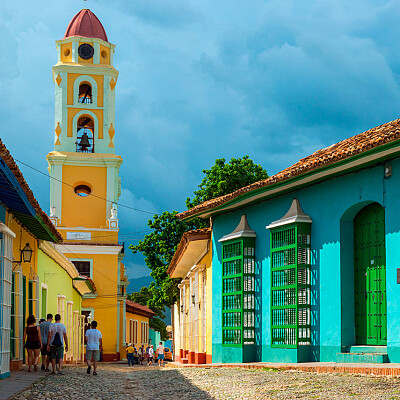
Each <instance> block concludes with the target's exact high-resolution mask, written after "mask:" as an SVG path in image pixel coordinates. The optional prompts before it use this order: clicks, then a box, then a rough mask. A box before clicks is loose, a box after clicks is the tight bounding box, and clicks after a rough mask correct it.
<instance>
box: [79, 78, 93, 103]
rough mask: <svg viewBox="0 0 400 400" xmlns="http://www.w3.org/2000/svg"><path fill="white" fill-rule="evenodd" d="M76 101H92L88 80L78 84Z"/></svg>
mask: <svg viewBox="0 0 400 400" xmlns="http://www.w3.org/2000/svg"><path fill="white" fill-rule="evenodd" d="M78 103H84V104H91V103H93V96H92V86H91V85H90V83H89V82H82V83H81V84H80V85H79V95H78Z"/></svg>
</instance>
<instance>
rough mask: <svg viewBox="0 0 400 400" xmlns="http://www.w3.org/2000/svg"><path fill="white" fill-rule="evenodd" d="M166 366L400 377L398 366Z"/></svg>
mask: <svg viewBox="0 0 400 400" xmlns="http://www.w3.org/2000/svg"><path fill="white" fill-rule="evenodd" d="M167 368H241V369H265V370H277V371H302V372H311V373H345V374H363V375H376V376H393V377H400V367H394V368H393V367H392V368H391V367H372V366H371V367H367V366H365V367H355V366H345V365H329V366H328V365H321V366H318V365H316V366H310V365H303V366H302V365H299V364H295V365H279V364H278V365H276V364H180V363H175V362H172V363H171V362H170V363H168V366H167Z"/></svg>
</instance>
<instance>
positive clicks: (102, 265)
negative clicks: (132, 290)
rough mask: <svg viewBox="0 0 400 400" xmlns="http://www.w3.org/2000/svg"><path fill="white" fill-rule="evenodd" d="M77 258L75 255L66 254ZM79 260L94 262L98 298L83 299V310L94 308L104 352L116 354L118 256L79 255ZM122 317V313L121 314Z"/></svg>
mask: <svg viewBox="0 0 400 400" xmlns="http://www.w3.org/2000/svg"><path fill="white" fill-rule="evenodd" d="M65 255H66V256H68V257H69V258H76V255H74V254H70V255H69V254H65ZM79 259H81V260H87V259H91V260H93V281H94V283H95V285H96V294H97V297H96V298H94V299H83V300H82V308H83V309H84V308H94V319H95V320H96V321H97V323H98V329H99V330H100V331H101V333H102V336H103V348H104V350H103V352H104V353H105V354H115V352H116V347H117V307H118V306H117V285H118V270H117V268H115V267H114V266H116V265H117V263H118V256H117V255H104V254H93V255H79ZM120 315H121V317H122V312H121V313H120Z"/></svg>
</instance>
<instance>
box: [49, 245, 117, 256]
mask: <svg viewBox="0 0 400 400" xmlns="http://www.w3.org/2000/svg"><path fill="white" fill-rule="evenodd" d="M54 246H55V247H56V248H57V249H58V250H59V251H60V252H61V253H63V254H70V255H73V254H85V255H92V254H103V255H118V254H119V253H120V252H121V250H122V246H121V245H115V246H99V245H93V246H91V245H83V244H68V243H63V244H62V245H60V244H55V245H54Z"/></svg>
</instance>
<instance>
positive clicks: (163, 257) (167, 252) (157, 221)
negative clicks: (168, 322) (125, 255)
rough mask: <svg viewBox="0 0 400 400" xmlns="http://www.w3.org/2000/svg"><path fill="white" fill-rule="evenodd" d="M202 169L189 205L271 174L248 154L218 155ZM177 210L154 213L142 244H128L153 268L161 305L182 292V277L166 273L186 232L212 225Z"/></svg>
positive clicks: (157, 300) (155, 296)
mask: <svg viewBox="0 0 400 400" xmlns="http://www.w3.org/2000/svg"><path fill="white" fill-rule="evenodd" d="M203 173H204V175H205V177H204V178H203V180H202V182H201V183H200V185H199V190H196V191H195V192H194V197H193V199H192V200H190V198H187V200H186V206H187V208H188V209H190V208H192V207H194V206H196V205H198V204H200V203H202V202H204V201H207V200H210V199H213V198H215V197H219V196H223V195H225V194H228V193H231V192H234V191H235V190H237V189H240V188H242V187H243V186H247V185H250V184H251V183H254V182H257V181H259V180H262V179H266V178H268V174H267V171H265V170H264V169H263V168H262V167H261V166H260V165H258V164H255V163H254V162H253V161H252V160H251V159H250V158H249V156H244V157H242V158H237V159H236V158H232V159H231V160H230V161H229V163H227V162H226V161H225V159H224V158H221V159H217V160H216V161H215V164H214V165H213V166H212V167H211V169H209V170H203ZM176 214H177V211H173V212H169V211H165V212H163V213H162V214H161V215H158V214H155V215H154V217H153V219H150V220H149V221H148V226H149V227H150V228H151V229H152V232H151V233H149V234H148V235H146V236H145V237H144V239H143V240H141V241H140V242H139V244H137V245H130V246H129V248H130V249H131V250H132V251H133V253H134V254H135V253H138V252H139V253H142V254H143V255H144V256H145V262H146V265H147V266H148V267H149V268H150V270H151V273H150V275H151V276H152V277H153V279H154V284H155V286H154V287H155V289H157V290H154V291H151V290H150V293H152V296H153V297H152V299H151V304H154V306H157V307H160V308H162V309H164V308H163V307H165V306H167V307H170V306H171V305H172V304H173V303H174V302H175V301H176V298H177V295H178V293H179V291H178V287H177V284H178V282H179V279H171V278H170V277H169V276H168V274H167V269H168V266H169V264H170V262H171V260H172V257H173V255H174V253H175V251H176V248H177V246H178V244H179V242H180V240H181V237H182V235H183V233H184V232H186V231H188V230H191V229H198V228H202V227H206V226H209V225H208V220H205V221H204V220H202V219H199V218H195V219H193V220H191V221H189V222H187V221H181V220H179V219H178V218H176ZM149 289H150V288H149ZM139 293H140V292H139Z"/></svg>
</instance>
